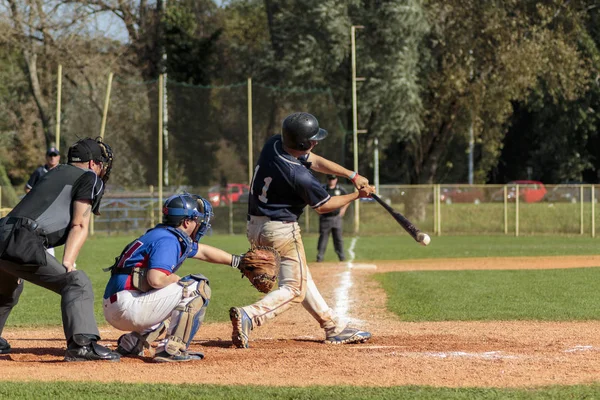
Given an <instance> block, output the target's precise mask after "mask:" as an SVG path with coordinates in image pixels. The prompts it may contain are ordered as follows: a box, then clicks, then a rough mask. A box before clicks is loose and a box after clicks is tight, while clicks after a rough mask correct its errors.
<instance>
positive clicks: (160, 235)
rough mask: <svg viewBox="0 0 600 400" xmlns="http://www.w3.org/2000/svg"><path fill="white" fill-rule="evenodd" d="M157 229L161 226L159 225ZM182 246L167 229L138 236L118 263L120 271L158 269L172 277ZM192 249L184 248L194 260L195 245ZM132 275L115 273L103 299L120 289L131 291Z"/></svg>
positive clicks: (177, 266) (179, 262)
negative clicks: (139, 268)
mask: <svg viewBox="0 0 600 400" xmlns="http://www.w3.org/2000/svg"><path fill="white" fill-rule="evenodd" d="M159 226H160V225H159ZM184 247H185V246H182V244H180V241H179V238H178V237H177V236H175V234H173V233H171V232H169V230H168V229H165V228H160V227H158V226H157V227H156V228H154V229H151V230H149V231H147V232H146V233H145V234H143V235H142V236H140V237H139V238H138V239H137V240H136V241H135V242H133V243H131V245H130V246H129V248H128V249H127V251H126V252H125V254H123V256H122V257H121V259H120V260H119V265H118V267H119V268H128V267H141V268H149V269H159V270H161V271H162V272H164V273H165V274H167V275H171V274H173V273H175V271H177V269H179V267H180V266H181V264H182V263H183V261H184V260H185V257H182V251H183V250H184ZM191 247H192V248H191V249H189V247H188V248H187V249H188V250H189V251H190V253H189V254H188V255H187V257H188V258H189V257H193V256H195V255H196V253H197V252H198V243H193V244H192V246H191ZM134 289H135V288H134V287H133V284H132V282H131V275H127V274H115V275H113V276H111V277H110V280H109V281H108V284H107V285H106V289H105V291H104V298H105V299H108V298H109V297H110V296H111V295H113V294H115V293H117V292H120V291H121V290H134Z"/></svg>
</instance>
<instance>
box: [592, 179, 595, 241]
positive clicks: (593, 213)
mask: <svg viewBox="0 0 600 400" xmlns="http://www.w3.org/2000/svg"><path fill="white" fill-rule="evenodd" d="M591 200H592V237H596V189H595V188H594V185H592V198H591Z"/></svg>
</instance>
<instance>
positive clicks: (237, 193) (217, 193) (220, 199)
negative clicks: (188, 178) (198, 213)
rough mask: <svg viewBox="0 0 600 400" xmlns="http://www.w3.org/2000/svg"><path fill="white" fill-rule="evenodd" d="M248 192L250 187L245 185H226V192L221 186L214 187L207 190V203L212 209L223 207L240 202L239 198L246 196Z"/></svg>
mask: <svg viewBox="0 0 600 400" xmlns="http://www.w3.org/2000/svg"><path fill="white" fill-rule="evenodd" d="M249 192H250V186H248V185H246V184H245V183H228V184H227V190H223V188H222V187H221V185H215V186H213V187H211V188H210V189H208V201H210V204H211V205H212V206H213V207H217V206H224V205H227V204H229V203H230V202H231V203H237V202H239V201H240V197H241V196H246V202H247V199H248V197H247V194H248V193H249Z"/></svg>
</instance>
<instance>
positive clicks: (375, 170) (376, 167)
mask: <svg viewBox="0 0 600 400" xmlns="http://www.w3.org/2000/svg"><path fill="white" fill-rule="evenodd" d="M373 142H374V143H373V144H374V145H375V150H374V151H373V175H375V176H374V177H373V180H374V182H375V189H376V190H377V193H378V194H379V139H378V138H375V140H374V141H373Z"/></svg>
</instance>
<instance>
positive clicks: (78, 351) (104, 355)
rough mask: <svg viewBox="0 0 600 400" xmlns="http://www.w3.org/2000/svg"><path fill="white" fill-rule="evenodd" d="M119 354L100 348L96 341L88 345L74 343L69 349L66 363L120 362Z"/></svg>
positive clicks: (66, 354)
mask: <svg viewBox="0 0 600 400" xmlns="http://www.w3.org/2000/svg"><path fill="white" fill-rule="evenodd" d="M120 360H121V356H120V355H119V353H116V352H114V351H110V349H108V348H106V347H104V346H100V345H99V344H98V343H96V342H95V341H92V342H90V343H89V344H86V345H83V346H82V345H78V344H77V343H75V342H73V343H71V344H70V345H69V347H67V352H66V353H65V361H120Z"/></svg>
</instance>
